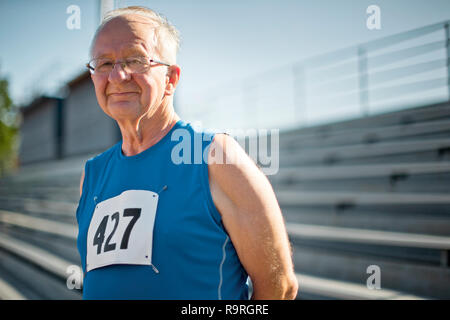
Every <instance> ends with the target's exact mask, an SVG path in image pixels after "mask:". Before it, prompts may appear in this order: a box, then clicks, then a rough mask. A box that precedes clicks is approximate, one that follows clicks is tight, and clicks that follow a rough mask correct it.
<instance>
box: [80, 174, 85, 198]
mask: <svg viewBox="0 0 450 320" xmlns="http://www.w3.org/2000/svg"><path fill="white" fill-rule="evenodd" d="M83 181H84V169H83V172H82V173H81V180H80V197H81V194H82V193H83Z"/></svg>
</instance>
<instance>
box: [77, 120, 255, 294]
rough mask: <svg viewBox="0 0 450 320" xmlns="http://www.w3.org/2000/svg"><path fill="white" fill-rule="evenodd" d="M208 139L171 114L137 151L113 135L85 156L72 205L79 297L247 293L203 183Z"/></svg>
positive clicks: (242, 272) (243, 273)
mask: <svg viewBox="0 0 450 320" xmlns="http://www.w3.org/2000/svg"><path fill="white" fill-rule="evenodd" d="M213 137H214V133H209V132H206V131H201V130H198V129H195V128H193V126H192V125H191V124H190V123H186V122H184V121H182V120H179V121H178V122H177V123H176V124H175V125H174V126H173V127H172V129H171V130H170V131H169V132H168V133H167V134H166V135H165V136H164V137H163V138H162V139H161V140H160V141H159V142H157V143H156V144H155V145H153V146H151V147H150V148H148V149H147V150H145V151H143V152H141V153H139V154H137V155H134V156H125V155H123V153H122V141H119V142H118V143H117V144H115V145H114V146H113V147H111V148H110V149H108V150H106V151H105V152H103V153H101V154H100V155H98V156H96V157H93V158H91V159H89V160H88V161H87V162H86V164H85V178H84V182H83V192H82V196H81V198H80V201H79V204H78V208H77V211H76V216H77V221H78V227H79V230H78V238H77V247H78V251H79V253H80V257H81V264H82V268H83V272H84V280H83V299H164V300H166V299H167V300H172V299H174V300H176V299H186V300H189V299H194V300H195V299H206V300H215V299H230V300H231V299H248V284H247V278H248V275H247V273H246V271H245V269H244V268H243V266H242V264H241V263H240V261H239V258H238V255H237V253H236V250H235V248H234V246H233V244H232V242H231V239H230V237H229V236H228V234H227V232H226V231H225V229H224V226H223V224H222V220H221V215H220V213H219V212H218V211H217V209H216V207H215V205H214V203H213V200H212V197H211V192H210V188H209V181H208V165H207V163H206V161H205V159H207V154H208V149H209V146H210V143H211V141H212V139H213ZM174 159H175V160H174ZM180 162H181V163H180ZM155 199H157V200H155Z"/></svg>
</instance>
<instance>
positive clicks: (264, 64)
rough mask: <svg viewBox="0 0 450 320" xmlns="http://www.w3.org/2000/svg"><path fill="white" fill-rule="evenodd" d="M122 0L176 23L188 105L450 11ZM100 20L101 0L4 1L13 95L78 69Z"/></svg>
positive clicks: (413, 1) (386, 3) (3, 45)
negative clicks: (74, 11) (377, 18)
mask: <svg viewBox="0 0 450 320" xmlns="http://www.w3.org/2000/svg"><path fill="white" fill-rule="evenodd" d="M119 2H120V4H121V5H145V6H148V7H150V8H152V9H154V10H155V11H157V12H159V13H162V14H163V15H165V16H167V17H168V19H169V20H170V21H171V22H172V23H173V24H174V25H175V26H176V27H177V28H178V29H179V31H180V33H181V37H182V44H181V50H180V53H179V56H178V64H179V65H180V66H181V69H182V73H181V80H180V86H179V88H178V92H177V95H178V101H179V103H180V104H181V105H184V104H189V105H193V104H195V102H196V99H198V97H199V96H202V95H204V94H206V93H208V92H209V91H211V90H213V88H218V87H223V88H227V86H228V85H229V84H230V83H232V82H236V81H238V82H239V81H244V82H245V81H246V80H245V79H251V77H252V76H257V75H258V74H259V73H261V72H264V71H266V70H276V68H278V67H282V66H285V65H288V64H290V63H293V62H296V61H299V60H301V59H303V58H306V57H310V56H313V55H316V54H320V53H323V52H327V51H332V50H335V49H338V48H343V47H347V46H350V45H353V44H356V43H360V42H366V41H370V40H373V39H377V38H381V37H384V36H387V35H391V34H394V33H398V32H401V31H406V30H409V29H413V28H417V27H419V26H424V25H427V24H431V23H435V22H440V21H443V20H446V19H450V1H448V0H429V1H425V0H314V1H313V0H309V1H306V0H228V1H222V0H217V1H216V0H209V1H206V0H192V1H187V0H172V1H167V0H166V1H159V0H155V1H131V0H129V1H119ZM72 4H75V5H78V6H79V7H80V9H81V29H79V30H68V29H67V27H66V20H67V18H68V17H69V14H67V13H66V9H67V7H68V6H70V5H72ZM372 4H375V5H378V6H379V7H380V8H381V22H382V28H381V30H368V29H367V27H366V19H367V14H366V8H367V7H368V6H369V5H372ZM98 20H99V10H98V1H94V0H40V1H31V0H29V1H26V0H1V1H0V72H1V73H2V74H3V75H5V74H6V75H7V77H8V78H9V80H10V82H11V85H10V87H11V93H12V96H13V98H14V100H15V101H16V102H17V101H21V99H22V98H23V97H24V96H26V94H27V92H29V91H30V89H31V88H33V87H39V86H42V85H44V86H45V85H46V84H48V83H56V84H58V83H61V82H62V81H64V80H70V79H71V78H72V77H73V76H75V75H76V74H78V73H80V72H81V71H82V70H83V66H84V64H85V63H86V62H87V60H88V48H89V43H90V40H91V38H92V36H93V33H94V31H95V28H96V26H97V24H98V22H99V21H98ZM249 77H250V78H249ZM269 77H270V75H269ZM214 90H216V89H214Z"/></svg>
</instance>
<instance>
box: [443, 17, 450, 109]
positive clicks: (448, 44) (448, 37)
mask: <svg viewBox="0 0 450 320" xmlns="http://www.w3.org/2000/svg"><path fill="white" fill-rule="evenodd" d="M444 29H445V48H446V49H447V90H448V100H449V101H450V30H449V22H448V21H447V23H446V24H445V26H444Z"/></svg>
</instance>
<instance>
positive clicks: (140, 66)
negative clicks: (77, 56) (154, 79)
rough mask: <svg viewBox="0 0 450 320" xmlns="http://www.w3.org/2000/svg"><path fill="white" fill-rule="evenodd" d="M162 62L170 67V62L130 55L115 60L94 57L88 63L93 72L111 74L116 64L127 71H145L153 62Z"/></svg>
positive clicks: (87, 65)
mask: <svg viewBox="0 0 450 320" xmlns="http://www.w3.org/2000/svg"><path fill="white" fill-rule="evenodd" d="M152 62H153V63H157V64H162V65H165V66H168V67H170V64H168V63H165V62H161V61H158V60H154V59H150V58H147V57H130V58H126V59H124V60H118V61H115V62H114V60H112V59H107V58H98V59H92V60H91V61H90V62H89V63H87V64H86V67H87V68H88V69H89V71H90V72H91V74H109V73H110V72H111V71H112V70H113V69H114V67H115V65H116V64H120V66H121V67H122V69H123V70H124V71H125V72H126V73H144V72H147V71H148V70H149V69H150V67H151V66H152V65H151V63H152Z"/></svg>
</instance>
